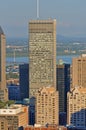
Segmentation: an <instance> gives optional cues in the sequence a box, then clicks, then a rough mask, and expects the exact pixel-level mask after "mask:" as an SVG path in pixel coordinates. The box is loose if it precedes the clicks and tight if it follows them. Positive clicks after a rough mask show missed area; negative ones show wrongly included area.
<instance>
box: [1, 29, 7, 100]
mask: <svg viewBox="0 0 86 130" xmlns="http://www.w3.org/2000/svg"><path fill="white" fill-rule="evenodd" d="M5 69H6V38H5V34H4V32H3V30H2V28H1V27H0V100H5V101H7V100H8V91H7V88H6V71H5Z"/></svg>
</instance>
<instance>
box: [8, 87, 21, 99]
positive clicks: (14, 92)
mask: <svg viewBox="0 0 86 130" xmlns="http://www.w3.org/2000/svg"><path fill="white" fill-rule="evenodd" d="M7 88H8V99H9V100H15V101H19V100H21V97H20V86H19V85H8V86H7Z"/></svg>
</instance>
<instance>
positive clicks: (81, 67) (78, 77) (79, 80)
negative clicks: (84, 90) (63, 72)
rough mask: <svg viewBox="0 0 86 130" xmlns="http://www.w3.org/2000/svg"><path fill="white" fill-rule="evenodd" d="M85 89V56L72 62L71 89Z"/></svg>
mask: <svg viewBox="0 0 86 130" xmlns="http://www.w3.org/2000/svg"><path fill="white" fill-rule="evenodd" d="M75 86H82V87H86V54H82V55H81V56H80V57H76V58H73V60H72V87H75Z"/></svg>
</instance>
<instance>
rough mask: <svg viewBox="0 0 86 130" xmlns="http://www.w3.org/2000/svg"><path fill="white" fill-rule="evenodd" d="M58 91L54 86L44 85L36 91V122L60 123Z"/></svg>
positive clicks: (43, 124) (44, 123)
mask: <svg viewBox="0 0 86 130" xmlns="http://www.w3.org/2000/svg"><path fill="white" fill-rule="evenodd" d="M58 113H59V103H58V92H57V91H56V90H55V88H54V87H43V88H41V89H39V90H38V92H37V93H36V101H35V123H36V124H40V125H42V126H45V125H47V124H53V125H58V118H59V117H58Z"/></svg>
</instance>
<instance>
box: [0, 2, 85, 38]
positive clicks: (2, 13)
mask: <svg viewBox="0 0 86 130" xmlns="http://www.w3.org/2000/svg"><path fill="white" fill-rule="evenodd" d="M39 1H40V19H48V18H55V19H56V20H57V34H60V35H64V36H80V37H85V36H86V0H39ZM30 19H36V0H1V1H0V25H1V27H2V28H3V30H4V33H5V34H6V37H28V22H29V20H30Z"/></svg>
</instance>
